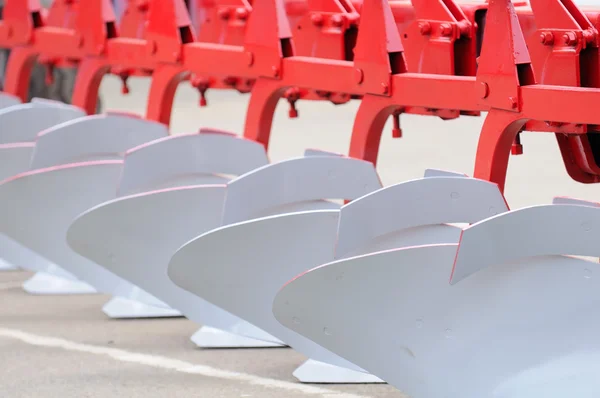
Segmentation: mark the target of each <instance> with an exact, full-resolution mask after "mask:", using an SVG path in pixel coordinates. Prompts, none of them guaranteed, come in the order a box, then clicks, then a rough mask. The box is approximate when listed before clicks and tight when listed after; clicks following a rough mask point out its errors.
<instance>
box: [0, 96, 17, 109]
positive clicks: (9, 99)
mask: <svg viewBox="0 0 600 398" xmlns="http://www.w3.org/2000/svg"><path fill="white" fill-rule="evenodd" d="M20 103H21V100H20V99H19V97H15V96H14V95H11V94H8V93H2V92H0V109H4V108H8V107H9V106H13V105H18V104H20Z"/></svg>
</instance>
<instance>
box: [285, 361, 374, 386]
mask: <svg viewBox="0 0 600 398" xmlns="http://www.w3.org/2000/svg"><path fill="white" fill-rule="evenodd" d="M293 374H294V377H295V378H297V379H298V380H299V381H300V382H301V383H328V384H373V383H385V382H384V381H383V380H381V379H380V378H378V377H376V376H373V375H372V374H369V373H364V372H359V371H356V370H352V369H347V368H342V367H340V366H335V365H330V364H328V363H325V362H320V361H315V360H314V359H309V360H307V361H306V362H304V363H303V364H302V365H300V366H299V367H298V368H297V369H296V370H295V371H294V373H293Z"/></svg>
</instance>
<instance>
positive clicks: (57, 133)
mask: <svg viewBox="0 0 600 398" xmlns="http://www.w3.org/2000/svg"><path fill="white" fill-rule="evenodd" d="M167 134H168V131H167V129H166V128H165V127H164V126H162V125H161V124H158V123H154V122H150V121H146V120H143V119H133V118H129V117H122V116H106V115H93V116H86V117H83V118H79V119H76V120H71V121H69V122H66V123H62V124H59V125H57V126H54V127H52V128H50V129H48V130H46V131H44V132H42V133H40V134H38V136H37V140H36V145H35V150H34V153H33V157H32V159H31V166H30V167H31V169H38V168H45V167H51V166H56V165H59V164H65V163H72V162H81V161H85V160H91V159H121V158H122V157H123V156H124V153H125V151H126V150H127V149H129V148H132V147H134V146H138V145H140V144H141V143H144V142H148V141H151V140H155V139H157V138H161V137H164V136H166V135H167Z"/></svg>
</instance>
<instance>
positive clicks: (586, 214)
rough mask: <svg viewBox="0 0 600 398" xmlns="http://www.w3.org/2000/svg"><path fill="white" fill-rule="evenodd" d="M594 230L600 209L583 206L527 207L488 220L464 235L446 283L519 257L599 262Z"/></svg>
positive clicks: (599, 221) (598, 223)
mask: <svg viewBox="0 0 600 398" xmlns="http://www.w3.org/2000/svg"><path fill="white" fill-rule="evenodd" d="M599 230H600V209H599V208H598V207H593V206H587V205H568V204H560V205H557V204H551V205H540V206H531V207H525V208H522V209H518V210H513V211H511V212H509V213H504V214H500V215H497V216H495V217H491V218H488V219H486V220H483V221H480V222H478V223H476V224H473V225H471V226H470V227H468V228H466V229H465V230H464V232H463V235H462V238H461V240H460V249H459V251H458V253H457V256H456V263H455V264H454V269H453V272H452V279H451V283H452V284H455V283H458V282H460V281H462V280H464V279H465V278H467V277H469V276H470V275H473V274H475V273H476V272H477V271H479V270H481V269H483V268H486V267H489V266H491V265H493V264H507V263H510V262H512V261H515V260H518V259H520V258H524V257H534V256H542V255H560V254H568V255H581V256H591V257H600V246H599V245H598V236H597V232H598V231H599Z"/></svg>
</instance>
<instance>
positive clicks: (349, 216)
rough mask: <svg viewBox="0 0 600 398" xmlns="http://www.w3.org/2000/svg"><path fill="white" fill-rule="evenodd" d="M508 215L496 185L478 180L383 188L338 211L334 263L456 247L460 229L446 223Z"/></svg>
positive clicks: (432, 181)
mask: <svg viewBox="0 0 600 398" xmlns="http://www.w3.org/2000/svg"><path fill="white" fill-rule="evenodd" d="M507 210H508V207H507V206H506V202H505V200H504V197H503V196H502V194H501V193H500V190H499V189H498V186H497V185H496V184H493V183H490V182H487V181H483V180H478V179H473V178H456V177H454V176H447V175H445V174H444V175H443V176H440V177H433V176H432V177H427V178H419V179H416V180H411V181H406V182H403V183H400V184H396V185H392V186H388V187H385V188H382V189H380V190H377V191H375V192H372V193H370V194H367V195H365V196H363V197H362V198H359V199H357V200H355V201H352V202H350V203H349V204H347V205H346V206H344V207H343V208H342V210H341V212H342V215H341V218H340V226H339V232H338V234H339V236H338V243H337V248H336V258H342V257H349V256H352V255H356V254H360V253H367V252H373V251H378V250H385V249H391V248H397V247H406V246H413V245H418V244H424V243H455V242H458V239H459V237H460V233H461V229H459V228H456V227H453V226H450V225H445V224H449V223H473V222H476V221H479V220H482V219H484V218H487V217H489V216H492V215H495V214H498V213H502V212H505V211H507ZM439 234H442V235H441V236H440V235H439ZM434 236H437V238H435V239H434V240H432V238H434Z"/></svg>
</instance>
